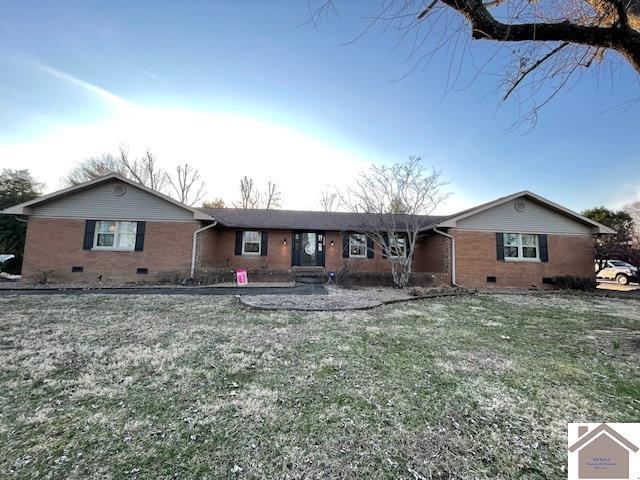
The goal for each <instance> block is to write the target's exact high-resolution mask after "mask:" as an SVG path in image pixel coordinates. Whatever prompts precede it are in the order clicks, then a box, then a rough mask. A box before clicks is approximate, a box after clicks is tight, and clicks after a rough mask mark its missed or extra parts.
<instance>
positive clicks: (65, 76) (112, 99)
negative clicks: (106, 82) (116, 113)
mask: <svg viewBox="0 0 640 480" xmlns="http://www.w3.org/2000/svg"><path fill="white" fill-rule="evenodd" d="M1 53H2V56H3V57H5V58H6V59H9V60H12V61H16V62H20V63H22V64H23V65H26V66H28V67H30V68H33V69H36V70H39V71H41V72H44V73H46V74H48V75H50V76H52V77H54V78H57V79H58V80H62V81H63V82H65V83H67V84H69V85H73V86H76V87H80V88H81V89H82V90H84V91H85V92H87V93H90V94H92V95H94V96H95V97H97V98H99V99H100V100H103V101H104V102H106V103H108V104H109V105H111V106H112V107H114V108H117V109H123V108H131V107H133V106H134V105H133V104H132V103H131V102H128V101H127V100H125V99H123V98H122V97H119V96H118V95H115V94H113V93H111V92H109V91H108V90H106V89H104V88H102V87H99V86H97V85H94V84H92V83H90V82H87V81H86V80H82V79H81V78H78V77H76V76H74V75H71V74H70V73H67V72H63V71H62V70H60V69H58V68H55V67H53V66H51V65H49V64H47V63H45V62H43V61H42V60H40V59H39V58H38V57H35V56H33V55H27V54H24V53H22V52H18V51H15V50H10V49H6V48H4V49H2V52H1Z"/></svg>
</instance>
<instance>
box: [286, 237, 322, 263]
mask: <svg viewBox="0 0 640 480" xmlns="http://www.w3.org/2000/svg"><path fill="white" fill-rule="evenodd" d="M291 264H292V265H294V266H296V265H299V266H302V267H323V266H324V233H323V232H294V233H293V249H292V251H291Z"/></svg>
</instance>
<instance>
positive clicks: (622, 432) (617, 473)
mask: <svg viewBox="0 0 640 480" xmlns="http://www.w3.org/2000/svg"><path fill="white" fill-rule="evenodd" d="M568 434H569V435H568V436H569V468H568V473H569V476H568V478H569V479H570V480H574V479H578V480H588V479H601V478H608V479H624V480H640V454H639V453H638V450H639V447H638V446H637V445H639V444H640V423H618V424H615V423H612V424H606V423H602V424H597V423H592V424H584V423H582V424H581V423H570V424H569V428H568Z"/></svg>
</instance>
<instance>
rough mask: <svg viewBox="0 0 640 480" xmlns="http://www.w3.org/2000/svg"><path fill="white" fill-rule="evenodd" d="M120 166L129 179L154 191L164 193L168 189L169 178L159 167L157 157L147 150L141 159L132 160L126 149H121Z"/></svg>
mask: <svg viewBox="0 0 640 480" xmlns="http://www.w3.org/2000/svg"><path fill="white" fill-rule="evenodd" d="M120 164H121V165H122V167H123V169H124V171H125V173H126V175H127V177H129V178H131V179H132V180H135V181H136V182H138V183H140V184H142V185H145V186H147V187H149V188H151V189H152V190H156V191H158V192H162V191H163V190H165V187H167V184H168V182H169V177H168V175H167V173H166V172H165V171H164V170H163V169H162V168H160V167H159V166H158V163H157V161H156V158H155V156H154V155H153V153H152V152H151V150H149V149H147V150H146V151H145V152H144V155H143V156H142V157H141V158H136V159H132V158H130V157H129V154H128V151H127V149H126V148H124V147H120Z"/></svg>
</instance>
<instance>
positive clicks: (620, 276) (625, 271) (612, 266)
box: [596, 260, 640, 285]
mask: <svg viewBox="0 0 640 480" xmlns="http://www.w3.org/2000/svg"><path fill="white" fill-rule="evenodd" d="M597 269H598V267H597V265H596V278H599V279H602V280H615V281H616V282H618V283H619V284H620V285H628V284H629V282H631V281H638V280H639V276H640V272H639V271H638V267H634V266H633V265H631V264H630V263H627V262H623V261H622V260H607V261H606V263H605V267H604V268H603V269H602V270H600V271H599V272H598V271H597Z"/></svg>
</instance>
